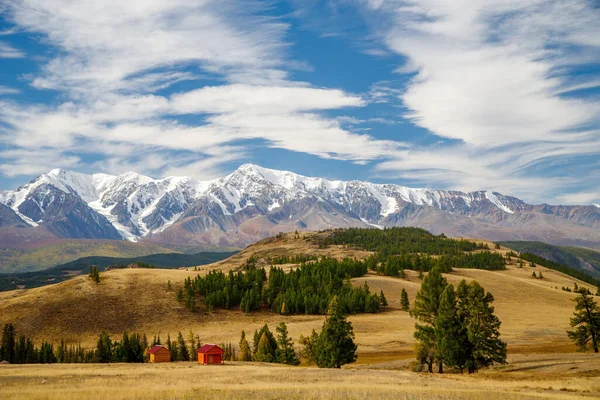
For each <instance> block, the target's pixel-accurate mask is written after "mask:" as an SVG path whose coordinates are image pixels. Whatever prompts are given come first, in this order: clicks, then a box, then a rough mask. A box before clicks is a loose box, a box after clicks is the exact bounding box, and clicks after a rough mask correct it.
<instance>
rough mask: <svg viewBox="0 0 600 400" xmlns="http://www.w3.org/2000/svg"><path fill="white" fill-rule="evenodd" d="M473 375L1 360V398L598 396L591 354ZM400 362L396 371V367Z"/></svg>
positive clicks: (597, 371)
mask: <svg viewBox="0 0 600 400" xmlns="http://www.w3.org/2000/svg"><path fill="white" fill-rule="evenodd" d="M511 361H512V362H511V364H509V365H508V366H503V367H502V368H497V369H493V370H490V371H486V372H483V373H479V374H475V375H470V376H468V375H458V374H444V375H438V374H426V373H413V372H409V371H407V370H406V368H405V366H403V365H393V364H388V365H386V364H381V365H376V366H374V368H373V367H372V368H368V369H367V368H364V367H359V368H348V369H341V370H320V369H316V368H304V367H285V366H276V365H266V364H255V363H228V364H225V365H218V366H200V365H197V364H195V363H189V362H188V363H172V364H137V365H136V364H110V365H106V364H105V365H99V364H84V365H76V364H75V365H74V364H71V365H69V364H66V365H61V364H55V365H24V366H17V365H0V397H1V398H3V399H52V398H57V399H58V398H60V399H65V400H69V399H78V400H79V399H82V400H84V399H97V398H98V399H99V398H102V399H109V398H110V399H137V398H147V399H164V398H171V399H173V398H177V399H188V398H189V399H192V398H203V399H221V398H228V399H229V398H243V399H280V398H288V399H375V398H376V399H456V398H460V399H490V400H493V399H498V400H512V399H515V400H516V399H539V398H551V399H580V398H586V397H588V398H597V397H598V396H600V379H598V377H599V376H600V361H599V360H598V358H597V357H593V356H591V355H580V354H577V355H554V356H552V357H548V356H545V355H531V356H527V357H520V358H516V359H514V360H511ZM398 368H399V369H398Z"/></svg>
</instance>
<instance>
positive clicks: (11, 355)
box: [0, 323, 16, 364]
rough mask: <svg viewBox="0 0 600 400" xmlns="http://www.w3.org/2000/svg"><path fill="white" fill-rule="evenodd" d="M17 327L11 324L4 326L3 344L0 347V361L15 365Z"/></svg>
mask: <svg viewBox="0 0 600 400" xmlns="http://www.w3.org/2000/svg"><path fill="white" fill-rule="evenodd" d="M15 354H16V346H15V326H14V325H13V324H12V323H11V324H6V325H4V328H3V329H2V343H1V346H0V359H2V360H4V361H8V362H9V363H11V364H13V363H14V362H15Z"/></svg>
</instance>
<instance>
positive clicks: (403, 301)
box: [400, 288, 410, 311]
mask: <svg viewBox="0 0 600 400" xmlns="http://www.w3.org/2000/svg"><path fill="white" fill-rule="evenodd" d="M400 309H401V310H402V311H409V310H410V302H409V301H408V293H407V292H406V289H404V288H402V293H401V294H400Z"/></svg>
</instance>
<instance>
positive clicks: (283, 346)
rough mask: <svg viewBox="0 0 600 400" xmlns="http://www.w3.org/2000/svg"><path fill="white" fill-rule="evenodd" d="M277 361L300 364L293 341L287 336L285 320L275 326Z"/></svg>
mask: <svg viewBox="0 0 600 400" xmlns="http://www.w3.org/2000/svg"><path fill="white" fill-rule="evenodd" d="M276 330H277V361H278V362H279V363H280V364H288V365H300V359H299V358H298V356H297V355H296V352H295V351H294V342H293V341H292V339H291V338H290V337H289V334H288V329H287V326H286V324H285V322H281V323H280V324H279V325H278V326H277V329H276Z"/></svg>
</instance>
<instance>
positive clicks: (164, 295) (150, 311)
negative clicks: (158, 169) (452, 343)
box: [0, 232, 589, 363]
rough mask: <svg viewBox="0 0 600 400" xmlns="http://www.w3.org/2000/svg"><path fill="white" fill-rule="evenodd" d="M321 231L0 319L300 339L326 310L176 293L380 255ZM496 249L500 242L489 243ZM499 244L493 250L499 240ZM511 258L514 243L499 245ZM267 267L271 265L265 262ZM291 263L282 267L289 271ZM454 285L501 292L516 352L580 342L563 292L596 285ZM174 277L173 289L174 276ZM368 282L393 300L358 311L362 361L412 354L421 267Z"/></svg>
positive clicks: (112, 277)
mask: <svg viewBox="0 0 600 400" xmlns="http://www.w3.org/2000/svg"><path fill="white" fill-rule="evenodd" d="M320 235H327V232H321V233H307V234H305V235H302V236H301V235H294V234H287V235H282V236H281V237H279V238H272V239H267V240H264V241H261V242H259V243H256V244H255V245H252V246H249V247H248V248H247V249H245V250H244V251H242V252H240V253H238V254H236V255H234V256H232V257H231V258H229V259H227V260H224V261H220V262H217V263H214V264H210V265H206V266H203V267H200V271H199V272H195V271H191V270H189V271H186V270H166V269H114V270H110V271H108V272H103V273H101V278H102V281H101V283H100V284H99V285H96V284H95V283H94V282H92V281H91V280H90V279H88V278H87V277H86V276H77V277H75V278H73V279H69V280H67V281H65V282H61V283H58V284H53V285H49V286H45V287H41V288H35V289H29V290H13V291H8V292H3V293H0V324H3V323H6V322H14V323H15V325H16V327H17V329H18V330H19V331H20V332H23V333H24V334H27V335H31V336H32V337H34V338H36V339H37V340H42V339H45V340H52V341H59V340H60V339H62V338H65V339H66V340H67V341H68V342H82V343H83V344H84V345H85V346H89V347H91V346H94V345H95V341H96V339H97V335H98V333H99V332H100V331H101V330H108V331H109V332H110V333H111V334H113V335H120V334H122V332H123V331H124V330H130V331H132V330H137V331H140V332H145V333H146V334H148V335H149V336H152V335H155V334H160V335H161V337H166V335H167V334H170V336H171V337H174V336H175V335H176V334H177V332H178V331H181V332H190V331H193V332H197V333H198V334H199V335H200V338H201V340H202V341H204V342H216V343H222V342H232V343H237V341H238V340H239V335H240V332H241V330H242V329H244V330H246V332H252V331H253V330H254V329H257V328H259V327H260V326H262V325H263V324H265V323H268V324H269V325H270V326H274V325H275V324H277V323H279V322H281V321H285V322H286V323H287V324H288V327H289V330H290V334H291V336H292V337H293V338H295V339H297V338H298V337H299V336H300V335H308V334H310V332H311V331H312V329H319V328H320V326H321V325H322V322H323V319H324V316H320V315H292V316H283V315H279V314H275V313H272V312H268V311H258V312H253V313H249V314H246V313H243V312H241V311H237V310H231V311H228V310H217V311H215V312H200V313H192V312H190V311H188V310H187V309H185V307H184V306H183V305H182V304H181V303H179V302H177V300H176V295H175V293H176V289H177V288H178V287H179V286H181V285H182V283H183V280H184V279H185V278H187V277H188V276H195V275H196V274H198V273H200V274H205V273H206V272H207V271H209V270H214V269H219V270H224V271H227V270H231V269H235V268H237V267H239V266H240V264H242V263H243V262H244V260H247V259H248V258H250V257H254V258H255V259H256V258H258V259H259V263H260V262H261V261H260V260H261V259H264V260H266V259H267V258H269V257H274V256H276V255H281V254H289V255H291V254H298V255H302V254H312V253H318V254H321V255H329V256H332V257H338V258H339V257H356V258H358V259H363V258H365V257H367V256H369V255H370V254H371V253H370V252H367V251H363V250H357V249H354V248H352V247H351V246H343V245H330V246H329V247H327V248H322V246H320V245H319V243H320V238H321V237H322V236H320ZM489 244H490V245H491V243H489ZM491 247H493V246H491ZM492 251H494V252H499V253H502V254H506V253H507V252H508V251H509V249H507V248H504V247H503V248H501V249H500V250H492ZM264 262H265V265H266V261H264ZM292 266H293V265H292V264H288V265H283V267H284V268H289V267H292ZM532 271H536V272H537V273H539V272H540V271H542V272H543V275H544V279H541V280H540V279H535V278H532V277H531V274H532ZM445 276H446V277H447V279H448V280H449V282H451V283H454V284H456V283H458V282H459V281H460V280H461V279H467V280H472V279H475V280H477V281H478V282H480V283H481V284H482V285H483V286H484V287H485V289H486V290H488V291H490V292H491V293H492V294H493V295H494V297H495V302H494V305H495V308H496V313H497V315H498V316H499V318H500V319H501V320H502V322H503V324H502V327H501V333H502V338H503V339H504V340H505V341H506V342H507V343H508V345H509V352H510V353H511V354H529V353H534V352H543V353H549V352H571V351H574V347H573V346H572V344H571V343H570V342H569V340H568V338H567V336H566V333H565V331H566V329H567V328H568V326H569V318H570V316H571V315H572V312H573V299H574V298H575V296H576V294H574V293H569V292H565V291H563V290H560V288H561V287H562V286H573V284H574V283H575V282H577V283H578V285H579V286H587V287H589V285H588V284H586V283H584V282H581V281H577V280H576V279H574V278H572V277H570V276H567V275H565V274H563V273H560V272H557V271H554V270H550V269H547V268H544V267H541V266H536V267H535V268H530V267H528V266H525V267H523V268H519V267H518V265H517V264H516V263H515V262H513V263H511V264H509V265H508V266H507V268H506V270H502V271H485V270H477V269H463V268H455V269H454V271H453V272H451V273H449V274H445ZM169 281H170V282H171V283H172V288H171V289H170V290H169V288H168V285H167V282H169ZM365 282H366V283H367V284H368V285H369V286H370V288H371V290H372V291H376V292H379V291H380V290H382V291H383V292H384V293H385V295H386V297H387V299H388V301H389V303H390V305H389V307H388V308H387V309H385V310H383V312H380V313H377V314H359V315H352V316H351V317H350V320H351V321H352V323H353V325H354V330H355V333H356V341H357V343H358V345H359V362H362V363H371V362H383V361H386V360H394V359H399V358H410V357H412V354H413V344H414V339H413V337H412V333H413V329H414V320H413V319H412V318H411V317H410V316H409V315H408V313H406V312H403V311H401V310H400V309H399V300H400V292H401V290H402V288H404V289H406V290H407V292H408V294H409V298H410V300H411V302H412V301H413V300H414V296H415V294H416V292H417V290H418V289H419V287H420V280H419V279H418V277H417V273H416V272H414V271H407V276H406V279H400V278H393V277H386V276H380V275H376V274H374V273H369V274H367V275H365V276H363V277H360V278H356V279H354V280H353V284H354V285H362V284H364V283H365Z"/></svg>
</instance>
